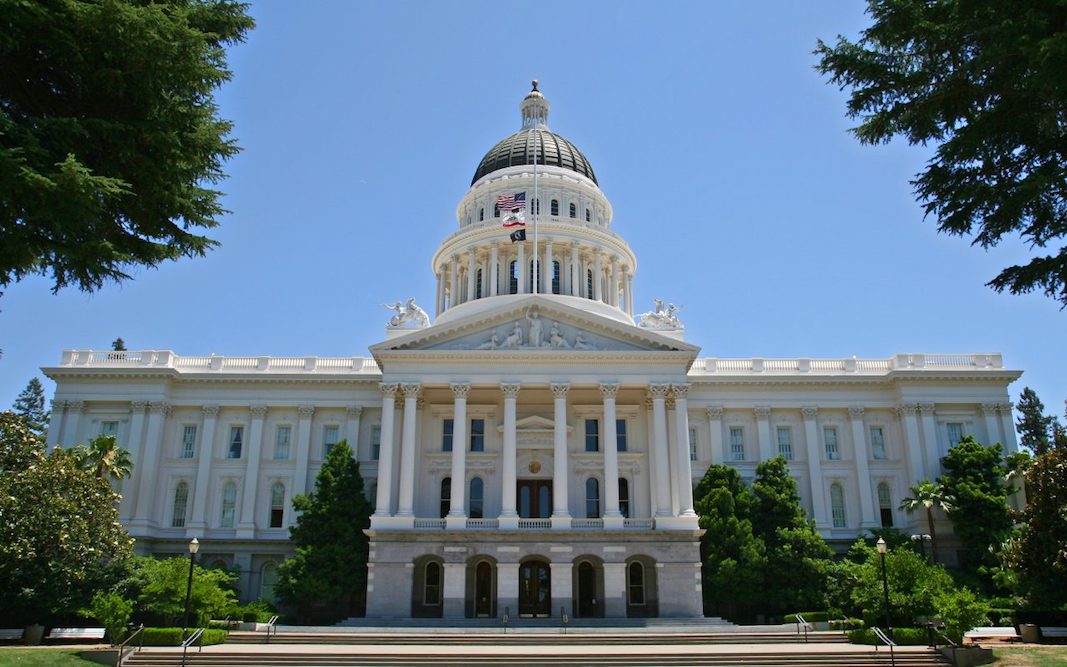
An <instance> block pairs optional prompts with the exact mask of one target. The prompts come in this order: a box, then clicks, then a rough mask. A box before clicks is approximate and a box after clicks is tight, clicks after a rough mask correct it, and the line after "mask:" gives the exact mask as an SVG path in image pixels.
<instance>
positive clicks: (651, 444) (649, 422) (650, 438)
mask: <svg viewBox="0 0 1067 667" xmlns="http://www.w3.org/2000/svg"><path fill="white" fill-rule="evenodd" d="M654 421H655V420H654V418H653V414H652V394H645V442H646V443H648V445H647V447H646V452H647V454H646V456H647V457H648V505H649V516H655V515H656V510H657V509H658V505H657V501H656V488H657V480H658V479H659V477H658V476H657V473H656V470H657V468H656V463H657V461H656V452H655V443H656V429H655V427H654V425H653V422H654Z"/></svg>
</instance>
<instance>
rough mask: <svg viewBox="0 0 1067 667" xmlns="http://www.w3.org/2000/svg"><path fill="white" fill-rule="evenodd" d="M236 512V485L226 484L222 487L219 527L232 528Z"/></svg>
mask: <svg viewBox="0 0 1067 667" xmlns="http://www.w3.org/2000/svg"><path fill="white" fill-rule="evenodd" d="M236 510H237V485H236V484H234V483H233V482H226V483H225V484H223V485H222V514H221V516H220V517H219V525H220V526H222V527H223V528H233V520H234V514H235V512H236Z"/></svg>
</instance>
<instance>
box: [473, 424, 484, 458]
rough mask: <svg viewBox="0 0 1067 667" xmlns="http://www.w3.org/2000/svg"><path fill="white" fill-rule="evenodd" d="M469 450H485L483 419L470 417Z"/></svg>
mask: <svg viewBox="0 0 1067 667" xmlns="http://www.w3.org/2000/svg"><path fill="white" fill-rule="evenodd" d="M471 451H472V452H484V451H485V420H484V419H472V420H471Z"/></svg>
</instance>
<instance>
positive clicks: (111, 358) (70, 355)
mask: <svg viewBox="0 0 1067 667" xmlns="http://www.w3.org/2000/svg"><path fill="white" fill-rule="evenodd" d="M59 365H60V367H61V368H152V369H160V368H171V369H174V370H177V371H179V372H192V373H210V372H222V373H304V372H309V371H310V372H320V373H346V374H347V373H359V374H367V375H373V374H376V373H379V372H380V370H379V368H378V364H377V363H375V361H374V359H372V358H370V357H266V356H261V357H225V356H222V355H218V354H212V355H210V356H206V357H204V356H199V357H194V356H182V355H177V354H174V353H173V352H171V351H169V350H140V351H136V352H114V351H110V350H109V351H99V350H64V351H63V358H62V360H61V361H60V362H59Z"/></svg>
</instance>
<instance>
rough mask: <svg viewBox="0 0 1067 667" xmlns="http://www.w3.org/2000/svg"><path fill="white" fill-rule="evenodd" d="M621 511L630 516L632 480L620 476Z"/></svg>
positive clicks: (624, 515) (626, 516)
mask: <svg viewBox="0 0 1067 667" xmlns="http://www.w3.org/2000/svg"><path fill="white" fill-rule="evenodd" d="M619 512H620V513H622V515H623V517H625V518H627V519H629V518H630V482H628V481H627V480H626V479H624V478H622V477H620V478H619Z"/></svg>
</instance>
